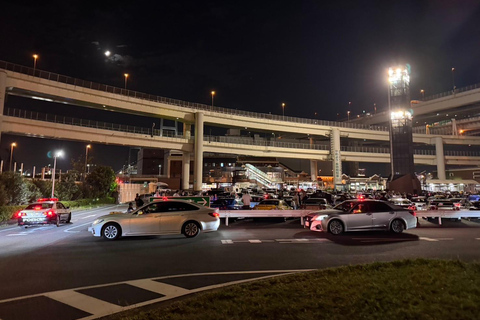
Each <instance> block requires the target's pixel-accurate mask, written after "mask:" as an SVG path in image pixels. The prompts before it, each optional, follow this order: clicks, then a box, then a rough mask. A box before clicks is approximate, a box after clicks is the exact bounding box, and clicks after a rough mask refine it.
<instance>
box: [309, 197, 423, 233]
mask: <svg viewBox="0 0 480 320" xmlns="http://www.w3.org/2000/svg"><path fill="white" fill-rule="evenodd" d="M416 225H417V219H416V217H415V213H414V212H413V211H409V210H406V209H403V208H401V207H398V206H395V205H393V204H390V203H387V202H385V201H379V200H348V201H345V202H342V203H341V204H339V205H337V206H336V207H334V208H333V209H329V210H323V211H318V212H312V213H311V214H309V215H307V216H306V219H305V227H308V228H309V229H310V230H312V231H328V232H330V233H332V234H334V235H337V234H340V233H342V232H344V231H366V230H391V231H392V232H394V233H401V232H403V230H405V229H411V228H415V227H416Z"/></svg>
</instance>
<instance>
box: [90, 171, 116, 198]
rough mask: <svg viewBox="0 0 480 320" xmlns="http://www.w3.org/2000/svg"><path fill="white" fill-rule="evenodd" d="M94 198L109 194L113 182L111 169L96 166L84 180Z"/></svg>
mask: <svg viewBox="0 0 480 320" xmlns="http://www.w3.org/2000/svg"><path fill="white" fill-rule="evenodd" d="M86 182H87V184H88V185H89V186H90V187H91V190H92V193H93V194H92V195H93V196H94V197H105V196H107V195H108V194H109V191H110V187H111V185H112V184H113V183H114V182H115V172H114V171H113V169H112V168H110V167H106V166H98V167H95V169H93V171H92V172H90V173H89V175H88V176H87V180H86Z"/></svg>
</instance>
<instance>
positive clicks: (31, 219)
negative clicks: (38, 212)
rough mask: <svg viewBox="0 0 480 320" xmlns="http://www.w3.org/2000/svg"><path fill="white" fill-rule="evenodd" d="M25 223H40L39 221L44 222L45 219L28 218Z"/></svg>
mask: <svg viewBox="0 0 480 320" xmlns="http://www.w3.org/2000/svg"><path fill="white" fill-rule="evenodd" d="M23 220H24V221H30V222H39V221H44V220H45V219H43V218H26V219H23Z"/></svg>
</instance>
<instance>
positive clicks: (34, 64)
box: [33, 54, 38, 76]
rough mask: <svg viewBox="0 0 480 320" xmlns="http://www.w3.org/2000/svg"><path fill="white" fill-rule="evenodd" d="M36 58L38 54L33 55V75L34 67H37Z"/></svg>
mask: <svg viewBox="0 0 480 320" xmlns="http://www.w3.org/2000/svg"><path fill="white" fill-rule="evenodd" d="M37 59H38V54H34V55H33V75H34V76H35V69H37Z"/></svg>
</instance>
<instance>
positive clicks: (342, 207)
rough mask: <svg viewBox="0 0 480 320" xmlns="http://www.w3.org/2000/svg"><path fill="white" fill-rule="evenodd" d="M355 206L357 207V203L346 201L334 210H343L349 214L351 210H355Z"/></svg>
mask: <svg viewBox="0 0 480 320" xmlns="http://www.w3.org/2000/svg"><path fill="white" fill-rule="evenodd" d="M354 205H355V202H353V201H344V202H342V203H340V204H338V205H336V206H335V207H334V208H333V209H337V210H342V211H343V212H348V211H350V209H352V208H353V206H354Z"/></svg>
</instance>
